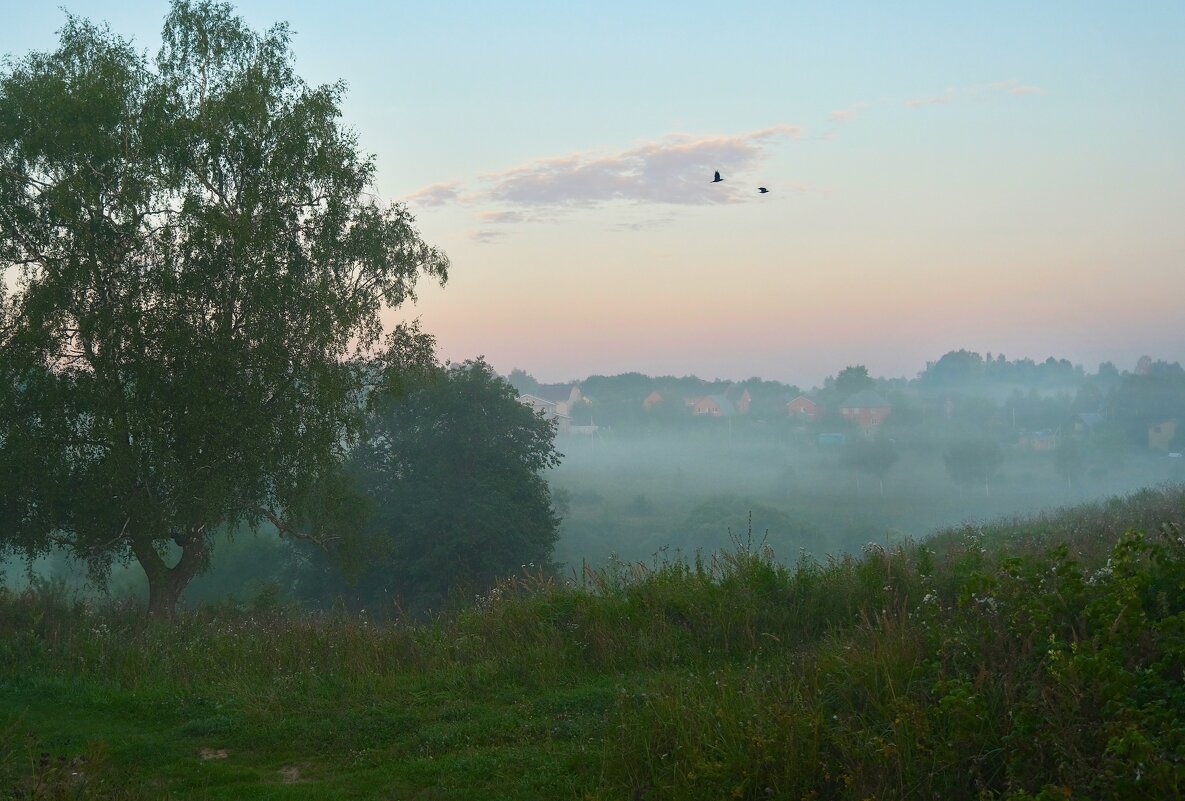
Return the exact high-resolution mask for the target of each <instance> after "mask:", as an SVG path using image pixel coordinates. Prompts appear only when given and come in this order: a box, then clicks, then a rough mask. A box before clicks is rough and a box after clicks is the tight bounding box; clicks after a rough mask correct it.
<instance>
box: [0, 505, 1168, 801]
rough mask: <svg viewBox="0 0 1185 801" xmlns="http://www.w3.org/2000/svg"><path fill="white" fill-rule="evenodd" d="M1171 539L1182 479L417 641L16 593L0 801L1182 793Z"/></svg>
mask: <svg viewBox="0 0 1185 801" xmlns="http://www.w3.org/2000/svg"><path fill="white" fill-rule="evenodd" d="M1183 525H1185V489H1182V488H1179V487H1178V488H1165V489H1162V490H1157V491H1147V492H1142V493H1138V494H1136V495H1133V496H1129V497H1126V498H1118V499H1114V500H1111V501H1107V502H1104V503H1101V504H1092V505H1087V506H1080V507H1074V508H1070V509H1066V510H1062V511H1060V512H1058V513H1050V514H1046V515H1041V516H1037V517H1029V518H1017V519H1009V520H1003V521H999V522H997V523H993V524H991V525H986V526H967V527H963V528H961V529H954V530H948V531H945V532H942V533H940V534H938V535H936V536H935V537H933V538H931V539H929V540H927V541H925V542H924V543H920V544H919V543H904V544H900V545H897V546H894V547H891V548H884V547H878V546H869V547H868V548H867V549H866V550H865V552H864V553H863V554H862V555H861V556H859V557H854V556H846V557H840V558H833V559H826V560H822V561H816V560H814V559H812V558H810V557H803V558H802V559H801V560H800V561H799V562H798V563H797V564H794V565H789V566H788V565H784V564H781V563H779V562H778V561H776V560H775V559H774V557H773V554H771V553H770V552H769V551H768V550H766V549H764V548H762V547H760V546H759V545H756V544H754V543H753V542H751V541H749V540H747V539H746V540H743V541H738V542H736V543H735V545H734V547H733V548H732V549H730V550H728V551H726V552H723V553H720V554H718V555H716V556H714V557H712V558H698V559H689V560H683V559H676V560H671V561H665V562H664V561H654V562H652V563H650V564H647V565H641V564H636V563H623V562H613V563H610V564H609V565H608V566H607V567H605V568H603V569H600V570H596V571H587V572H586V573H585V574H584V575H582V576H573V577H571V578H570V579H569V580H566V581H565V580H562V579H560V578H557V577H553V576H548V575H545V574H541V573H533V574H524V575H522V576H518V577H515V578H512V579H507V580H506V581H504V582H502V583H501V584H499V585H498V586H497V587H496V588H495V589H494V590H493V591H491V592H490V593H489V594H488V595H487V596H485V597H484V598H482V599H480V600H479V602H478V603H477V604H476V605H475V606H474V607H473V608H471V609H467V610H462V611H458V612H454V613H451V614H450V615H448V616H442V617H440V618H437V619H435V620H433V621H431V622H430V623H425V624H406V625H404V624H398V623H396V624H387V623H384V624H377V623H375V622H372V621H368V620H366V619H361V618H352V617H347V616H342V615H336V616H335V615H325V616H316V617H309V616H305V615H301V614H298V613H297V612H295V611H293V610H284V609H267V610H254V611H252V610H235V609H231V608H226V607H217V608H209V609H203V610H199V611H195V612H192V613H187V614H185V615H183V616H182V617H180V618H179V619H178V620H177V621H176V622H175V624H172V625H159V624H150V623H148V622H146V621H145V620H144V618H143V616H142V615H141V613H140V611H139V610H138V609H136V608H134V607H131V606H127V605H119V604H108V605H94V604H91V603H87V602H83V601H79V600H75V599H71V598H69V597H67V596H66V595H65V594H64V593H63V592H61V591H60V590H56V589H55V588H53V587H50V586H35V587H32V588H30V589H27V590H23V591H21V592H13V591H0V634H2V635H3V639H2V640H0V797H4V796H5V794H7V797H13V798H25V799H34V798H36V799H57V798H92V799H140V798H166V797H171V798H198V799H232V798H234V799H239V798H242V799H301V798H318V799H322V798H323V799H365V798H418V799H452V798H457V799H460V798H466V799H483V798H490V799H494V798H498V799H506V798H524V799H526V798H561V799H562V798H571V799H587V800H590V801H591V800H592V799H634V798H656V799H659V798H661V799H720V798H743V799H767V798H784V799H802V798H819V799H823V798H836V799H865V798H878V799H879V798H901V799H906V798H925V799H930V798H977V799H978V798H1012V799H1017V801H1022V800H1027V799H1037V798H1041V799H1053V798H1066V797H1070V798H1079V797H1081V798H1139V797H1147V798H1172V797H1179V796H1180V795H1181V794H1182V792H1183V791H1185V758H1183V756H1182V755H1183V754H1185V673H1183V672H1185V541H1183V540H1182V538H1181V535H1180V532H1181V527H1182V526H1183ZM1134 532H1143V533H1134Z"/></svg>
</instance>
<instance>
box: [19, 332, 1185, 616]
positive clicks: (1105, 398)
mask: <svg viewBox="0 0 1185 801" xmlns="http://www.w3.org/2000/svg"><path fill="white" fill-rule="evenodd" d="M508 379H509V381H510V383H512V384H513V385H514V390H513V391H514V392H515V393H517V400H518V403H519V404H521V405H522V406H524V407H525V408H528V409H531V410H532V411H534V413H535V414H536V415H537V416H538V417H539V418H542V419H545V420H548V421H549V422H550V423H551V425H552V426H553V427H554V429H555V434H554V437H555V440H554V447H555V449H556V450H558V451H559V453H560V454H562V457H561V459H560V460H559V463H558V464H557V465H555V466H553V467H551V468H549V469H547V470H545V471H544V472H543V474H542V475H543V478H544V479H545V480H546V482H547V484H548V485H549V486H550V489H551V494H552V498H553V501H554V504H555V507H556V509H557V512H558V515H559V529H558V532H559V535H558V539H557V541H556V543H555V548H554V551H553V552H552V554H551V556H550V558H544V559H543V560H541V561H540V562H539V566H542V565H543V564H544V563H546V564H549V565H551V566H552V567H553V568H554V569H555V570H556V571H557V573H558V574H559V575H567V576H577V575H579V574H580V572H581V571H582V570H584V569H585V568H590V567H591V568H597V567H601V566H604V565H605V564H606V563H608V562H612V561H614V560H619V561H625V562H642V563H646V564H659V563H664V562H667V561H671V560H677V559H684V558H686V559H692V558H694V557H695V556H696V555H697V554H698V555H700V556H702V557H710V556H711V555H712V554H714V553H716V552H719V551H722V550H728V549H731V548H735V547H738V546H760V545H767V546H769V547H770V548H771V549H772V551H773V553H774V554H775V556H776V557H777V558H778V559H780V560H781V561H783V562H786V563H794V562H795V561H797V560H798V559H800V558H802V557H803V556H809V557H812V558H815V559H826V558H828V557H836V556H841V555H843V554H859V553H860V552H861V551H862V550H863V549H865V548H866V547H867V546H868V545H869V544H876V545H881V546H891V545H895V544H900V543H902V542H905V541H918V540H921V539H924V538H925V537H927V536H928V535H930V534H931V533H933V532H934V531H936V530H938V529H943V528H949V527H958V526H963V525H978V524H982V523H985V522H988V521H997V522H998V521H999V520H1000V519H1002V518H1008V517H1013V516H1032V515H1035V514H1039V513H1042V512H1047V511H1053V510H1056V509H1058V508H1061V507H1066V506H1072V505H1075V504H1081V503H1084V502H1089V501H1094V500H1099V499H1104V498H1108V497H1111V496H1116V495H1124V494H1128V493H1131V492H1133V491H1136V490H1139V489H1141V488H1146V487H1154V486H1159V485H1162V484H1166V483H1171V482H1180V481H1182V480H1183V479H1185V460H1182V458H1181V456H1180V452H1181V451H1182V450H1185V435H1183V433H1182V432H1180V431H1179V430H1178V429H1177V428H1176V421H1177V420H1179V419H1185V373H1183V371H1182V370H1181V368H1180V366H1179V365H1177V364H1176V363H1171V362H1165V361H1155V360H1153V359H1151V358H1145V359H1143V360H1141V362H1140V363H1139V364H1137V365H1133V366H1132V369H1131V370H1124V371H1120V370H1118V369H1117V368H1115V367H1114V366H1113V365H1111V364H1106V363H1105V364H1103V365H1101V366H1100V367H1099V369H1098V370H1097V371H1093V372H1088V371H1086V370H1085V369H1083V368H1082V367H1081V366H1077V367H1076V366H1073V365H1071V364H1070V363H1069V362H1068V361H1065V360H1058V359H1053V358H1050V359H1048V360H1046V361H1045V362H1033V361H1031V360H1028V359H1020V360H1017V361H1015V362H1010V361H1008V360H1006V359H1005V358H1004V357H1003V356H1000V357H992V356H991V355H990V354H989V355H988V356H987V357H984V356H981V355H980V354H976V353H971V352H967V351H952V352H949V353H947V354H946V355H945V356H943V357H941V358H940V359H938V360H936V361H934V362H931V363H930V364H929V365H928V366H927V368H926V369H925V370H923V371H921V372H920V373H919V374H918V376H917V377H916V378H914V379H911V380H905V379H877V378H875V377H873V376H870V375H868V372H867V370H866V369H865V368H863V367H862V366H860V365H855V366H849V367H848V368H845V369H844V370H840V371H838V372H837V374H836V375H834V376H830V377H828V379H827V380H826V381H825V382H824V384H823V386H820V387H814V388H810V389H805V390H804V389H800V388H798V387H794V386H787V385H784V384H780V383H778V382H773V381H762V380H760V379H751V380H749V381H737V382H733V381H715V382H713V381H706V380H701V379H698V378H694V377H684V378H673V377H650V376H646V375H643V374H640V373H629V374H622V375H619V376H608V377H606V376H593V377H589V378H587V379H585V380H583V381H575V382H570V383H564V384H552V385H547V384H540V383H539V382H538V381H535V380H534V379H533V377H531V376H530V374H529V373H527V372H525V371H522V370H515V371H513V372H512V373H511V374H510V375H509V376H508ZM497 380H498V381H499V382H501V381H502V380H503V379H497ZM503 386H505V385H503ZM507 391H509V390H507ZM869 393H871V394H869ZM540 396H546V397H540ZM861 396H862V397H866V398H871V399H872V401H871V402H873V403H884V404H885V409H884V410H883V415H884V416H883V419H881V418H880V417H877V418H876V419H875V422H869V420H863V421H862V420H861V418H859V416H858V414H857V413H856V412H854V411H852V409H850V408H847V407H846V406H845V404H850V403H853V401H851V398H853V397H861ZM547 398H558V399H560V400H559V401H558V402H557V401H554V400H552V401H549V400H547ZM730 398H731V399H732V400H730ZM802 399H807V400H810V401H811V403H816V402H817V407H815V408H809V409H808V411H810V412H812V413H813V415H814V416H813V417H812V416H811V415H810V414H807V413H804V412H803V410H802V409H801V408H799V407H800V406H801V404H802V403H803V400H802ZM463 402H464V403H468V402H469V401H468V400H465V399H463ZM716 402H719V404H720V406H716V405H714V404H715V403H716ZM557 403H558V405H557ZM697 403H698V404H699V405H698V406H697ZM808 407H809V404H808ZM845 408H846V409H847V411H844V410H845ZM459 436H460V438H459V439H457V440H454V441H451V442H447V443H446V442H444V441H443V440H437V441H435V442H434V444H433V446H432V447H433V448H434V449H436V450H441V449H451V451H452V452H455V455H456V456H457V457H461V456H463V455H464V453H465V452H466V451H467V450H469V449H471V448H473V447H476V443H475V442H474V441H472V440H466V439H465V435H464V434H463V433H462V434H460V435H459ZM966 446H974V447H973V448H972V449H973V450H974V448H976V447H978V448H980V449H986V457H984V458H986V460H987V461H986V463H985V464H981V465H978V469H979V475H977V476H976V475H962V474H960V473H959V467H958V465H957V464H956V463H955V462H956V451H958V449H959V448H960V447H966ZM973 456H974V454H973ZM964 461H966V459H965V460H964ZM971 461H972V462H974V461H975V460H974V458H972V459H971ZM981 461H982V459H981ZM976 467H977V465H975V464H971V469H972V473H974V472H975V469H976ZM964 472H965V471H964ZM438 480H439V481H442V482H444V483H445V484H447V483H448V478H447V477H445V478H440V479H438ZM224 536H226V538H227V541H226V542H224V543H222V544H220V546H219V550H218V552H217V556H216V557H215V559H214V561H213V562H212V567H211V569H210V571H209V572H208V573H206V574H205V575H203V576H200V577H198V578H197V579H196V580H195V582H194V584H193V586H192V587H191V588H190V590H189V591H188V592H187V594H186V596H185V597H186V599H188V601H189V602H191V603H200V602H208V601H216V600H220V599H226V598H234V599H238V600H240V601H241V600H245V599H250V598H252V597H254V596H256V595H257V594H258V593H260V592H270V593H278V597H285V596H286V595H288V594H289V593H292V592H295V593H296V595H297V596H299V595H300V590H298V589H296V588H295V585H294V584H293V582H294V581H297V579H295V578H294V574H293V573H292V570H291V565H292V564H293V561H294V560H295V561H298V562H299V561H300V559H301V558H302V557H301V553H302V551H301V550H300V548H299V547H298V546H293V545H291V544H290V543H288V542H286V541H282V540H278V539H276V538H274V536H272V535H271V533H270V532H268V531H267V530H266V529H265V530H264V531H262V532H261V533H251V532H248V531H240V532H239V533H238V534H237V535H236V536H234V537H230V536H229V535H224ZM523 567H526V565H524V566H523ZM6 571H7V580H8V581H9V583H11V584H15V585H18V586H19V585H20V584H22V583H23V582H24V580H25V578H26V575H27V567H26V566H22V565H20V564H18V563H17V562H15V561H13V562H10V563H9V564H8V565H7V567H6ZM34 573H35V574H36V575H39V576H42V577H49V578H53V579H65V580H67V581H68V582H69V583H71V584H72V585H73V586H77V587H80V588H83V587H85V585H86V580H85V571H84V568H83V566H82V565H81V564H80V563H77V562H73V561H72V560H70V559H69V558H68V557H67V556H66V555H64V554H61V553H59V554H57V555H53V556H48V557H43V558H41V559H40V560H38V561H36V562H35V563H34ZM298 583H299V582H298ZM141 585H142V579H141V578H140V577H139V576H138V575H137V574H136V572H135V571H134V570H132V571H126V572H125V571H121V570H119V569H117V570H116V574H115V578H114V580H113V582H112V583H111V586H112V587H113V588H114V590H115V591H116V592H117V593H118V592H142V589H140V587H141ZM336 591H337V592H339V593H344V594H346V595H349V594H350V593H351V585H350V584H349V582H347V583H344V584H340V585H336ZM445 594H447V592H446V593H445ZM442 597H444V596H437V600H438V602H439V600H440V598H442Z"/></svg>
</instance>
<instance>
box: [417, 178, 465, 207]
mask: <svg viewBox="0 0 1185 801" xmlns="http://www.w3.org/2000/svg"><path fill="white" fill-rule="evenodd" d="M459 187H460V184H458V183H457V182H455V181H454V182H452V183H440V184H432V185H431V186H426V187H424V188H423V189H420V190H417V191H415V192H413V193H412V194H410V195H408V196H407V197H406V198H405V201H406V202H407V203H408V204H409V205H412V206H444V205H446V204H448V203H454V202H456V201H457V199H458V197H459V196H460V189H459Z"/></svg>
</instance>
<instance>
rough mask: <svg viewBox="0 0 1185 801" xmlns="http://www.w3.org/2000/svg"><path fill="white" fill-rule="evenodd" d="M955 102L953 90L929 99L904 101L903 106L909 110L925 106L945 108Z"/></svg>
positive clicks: (921, 98) (919, 98) (920, 98)
mask: <svg viewBox="0 0 1185 801" xmlns="http://www.w3.org/2000/svg"><path fill="white" fill-rule="evenodd" d="M954 100H955V90H954V89H947V90H946V91H945V92H943V93H942V94H940V95H931V96H930V97H918V98H914V99H913V100H906V101H905V105H906V106H908V107H909V108H925V107H926V106H946V105H949V104H951V103H953V102H954Z"/></svg>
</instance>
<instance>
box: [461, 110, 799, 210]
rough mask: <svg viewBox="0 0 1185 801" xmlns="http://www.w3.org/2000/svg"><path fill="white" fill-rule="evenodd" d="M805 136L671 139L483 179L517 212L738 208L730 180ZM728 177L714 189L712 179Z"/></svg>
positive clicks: (779, 132)
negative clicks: (625, 204) (609, 206)
mask: <svg viewBox="0 0 1185 801" xmlns="http://www.w3.org/2000/svg"><path fill="white" fill-rule="evenodd" d="M801 135H802V129H801V128H799V127H797V126H794V125H776V126H772V127H769V128H762V129H760V130H756V131H750V132H748V133H743V134H736V135H732V136H693V135H691V134H671V135H669V136H666V137H663V138H662V139H660V140H658V141H655V142H647V143H645V144H642V145H639V146H638V147H634V148H630V149H628V150H622V151H619V152H616V153H608V154H596V153H576V154H573V155H569V156H553V157H548V158H540V159H536V160H534V161H531V162H528V163H527V164H524V165H521V166H518V167H513V168H511V169H508V170H504V171H501V172H496V173H488V174H486V175H483V176H481V178H482V179H483V180H485V181H488V182H489V188H488V189H487V190H485V191H484V192H482V193H481V196H482V199H483V200H486V201H494V202H503V203H511V204H514V205H517V206H551V207H582V206H593V205H598V204H601V203H607V202H611V201H615V200H624V201H635V202H650V203H672V204H678V205H708V204H715V203H730V202H736V201H737V200H739V199H740V197H741V190H740V188H738V187H736V186H735V184H733V183H730V181H729V179H730V178H732V177H734V176H736V175H738V174H743V173H745V172H748V171H750V170H752V169H753V168H754V167H755V166H756V165H757V163H758V162H759V161H760V160H761V158H762V156H763V155H764V153H765V150H766V148H768V147H769V146H770V145H771V144H773V143H774V142H776V141H778V140H785V139H797V138H799V137H800V136H801ZM716 170H719V171H720V173H721V174H722V176H723V177H724V182H723V183H720V184H713V183H712V173H713V172H714V171H716Z"/></svg>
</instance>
